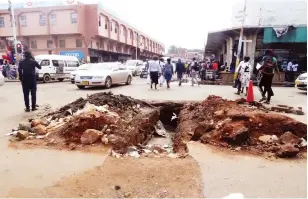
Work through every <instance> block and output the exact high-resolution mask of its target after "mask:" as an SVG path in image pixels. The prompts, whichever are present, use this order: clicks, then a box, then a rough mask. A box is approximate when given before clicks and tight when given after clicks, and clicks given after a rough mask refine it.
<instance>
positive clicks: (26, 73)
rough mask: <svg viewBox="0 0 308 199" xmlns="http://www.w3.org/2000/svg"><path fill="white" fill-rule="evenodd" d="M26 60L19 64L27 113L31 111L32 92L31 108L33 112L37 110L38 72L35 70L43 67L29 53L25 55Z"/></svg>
mask: <svg viewBox="0 0 308 199" xmlns="http://www.w3.org/2000/svg"><path fill="white" fill-rule="evenodd" d="M24 57H25V59H24V60H22V61H21V62H20V63H19V67H18V73H19V79H20V81H21V84H22V90H23V94H24V102H25V106H26V109H25V111H26V112H29V111H30V104H29V93H30V92H31V107H32V111H35V110H37V109H36V88H37V86H36V84H37V82H36V71H35V69H36V68H38V69H41V68H42V67H41V66H40V65H39V64H38V63H37V62H36V61H35V60H34V58H33V57H32V54H31V52H29V51H27V52H25V53H24Z"/></svg>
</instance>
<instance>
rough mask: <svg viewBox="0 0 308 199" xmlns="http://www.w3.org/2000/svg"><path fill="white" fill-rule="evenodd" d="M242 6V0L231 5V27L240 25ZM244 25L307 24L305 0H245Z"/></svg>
mask: <svg viewBox="0 0 308 199" xmlns="http://www.w3.org/2000/svg"><path fill="white" fill-rule="evenodd" d="M243 8H244V2H243V1H242V2H240V3H237V4H236V5H234V6H233V11H232V26H233V27H239V26H241V23H242V16H243ZM244 25H245V26H282V25H295V26H296V25H307V0H279V1H271V0H268V1H266V0H247V7H246V18H245V23H244Z"/></svg>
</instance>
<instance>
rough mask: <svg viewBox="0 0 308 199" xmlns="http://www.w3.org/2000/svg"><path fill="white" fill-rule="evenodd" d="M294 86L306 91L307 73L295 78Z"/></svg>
mask: <svg viewBox="0 0 308 199" xmlns="http://www.w3.org/2000/svg"><path fill="white" fill-rule="evenodd" d="M295 86H296V87H297V88H298V89H299V90H304V91H307V73H303V74H301V75H299V76H298V78H297V79H296V80H295Z"/></svg>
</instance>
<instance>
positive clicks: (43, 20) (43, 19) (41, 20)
mask: <svg viewBox="0 0 308 199" xmlns="http://www.w3.org/2000/svg"><path fill="white" fill-rule="evenodd" d="M45 25H46V15H45V14H40V26H45Z"/></svg>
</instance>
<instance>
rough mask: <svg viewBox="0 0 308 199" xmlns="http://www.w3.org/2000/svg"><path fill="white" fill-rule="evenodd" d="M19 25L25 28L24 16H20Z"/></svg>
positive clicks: (25, 19) (25, 17) (25, 20)
mask: <svg viewBox="0 0 308 199" xmlns="http://www.w3.org/2000/svg"><path fill="white" fill-rule="evenodd" d="M20 25H21V26H22V27H26V26H27V16H25V15H23V16H20Z"/></svg>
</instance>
